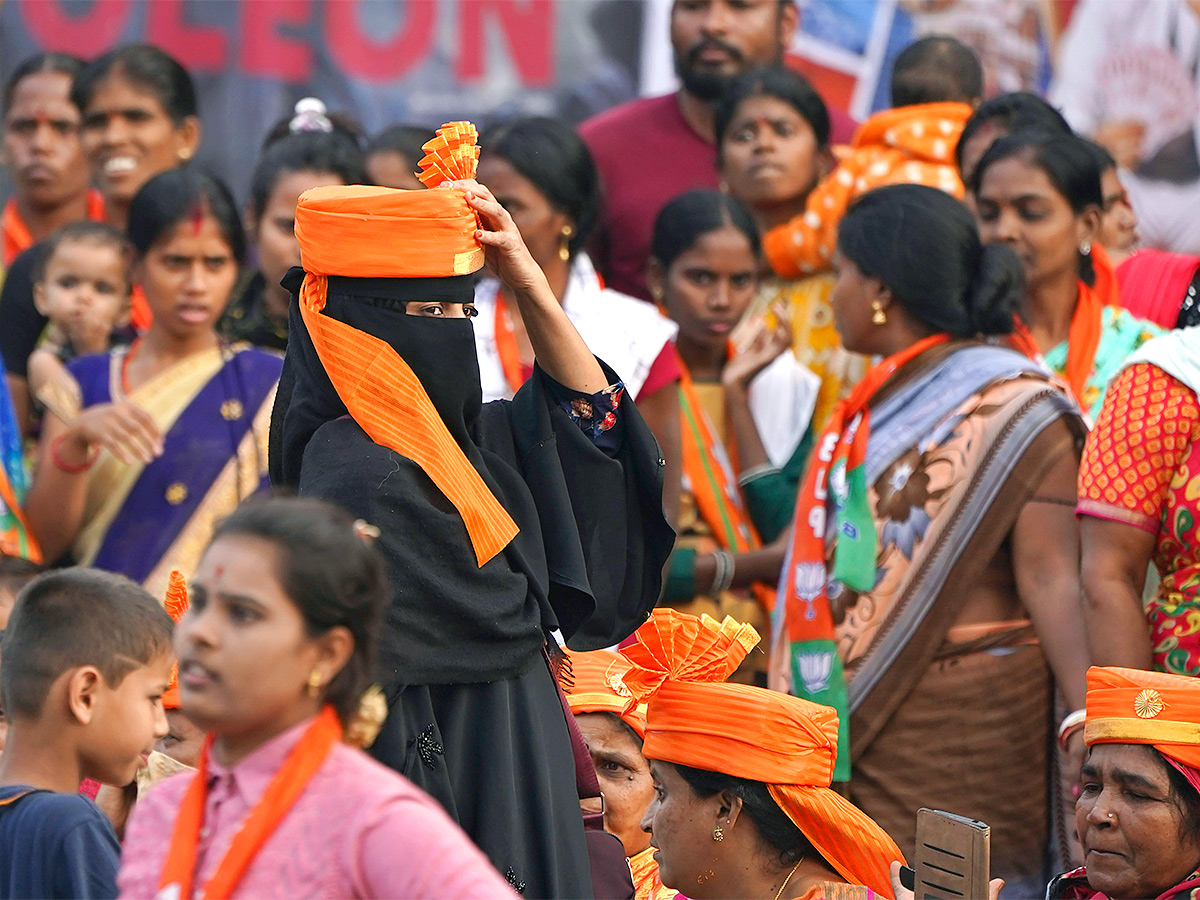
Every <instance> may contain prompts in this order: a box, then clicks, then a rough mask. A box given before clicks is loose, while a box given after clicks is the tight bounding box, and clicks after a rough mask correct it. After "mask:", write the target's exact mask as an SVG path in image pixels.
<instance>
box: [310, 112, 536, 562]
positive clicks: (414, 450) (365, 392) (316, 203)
mask: <svg viewBox="0 0 1200 900" xmlns="http://www.w3.org/2000/svg"><path fill="white" fill-rule="evenodd" d="M474 144H475V134H474V127H473V126H470V125H469V123H461V122H460V123H451V124H450V125H444V126H442V128H440V129H438V138H436V139H435V140H434V141H430V142H429V144H427V145H426V149H427V150H429V153H428V154H427V156H426V158H425V159H424V160H422V165H421V168H422V169H423V170H424V172H423V175H424V176H425V177H423V178H422V180H423V181H424V182H425V183H426V184H427V185H436V184H439V183H441V182H442V181H445V180H449V179H451V178H454V179H466V178H474V177H475V159H476V156H477V152H476V150H477V148H475V146H474ZM435 145H436V146H435ZM430 160H433V162H430ZM456 167H458V168H456ZM431 172H433V173H436V174H435V175H430V173H431ZM439 178H440V179H441V180H440V181H439ZM478 227H479V222H478V219H477V218H476V216H475V211H474V210H473V209H472V208H471V206H470V205H469V204H468V203H467V201H466V199H465V197H464V195H463V192H462V191H458V190H452V189H449V188H444V187H434V188H433V189H432V190H418V191H401V190H395V189H393V188H380V187H364V186H362V185H352V186H349V187H324V188H314V189H313V190H310V191H305V192H304V193H303V194H301V196H300V202H299V204H298V205H297V207H296V240H297V241H298V242H299V244H300V258H301V261H302V264H303V266H304V272H305V275H304V284H303V286H302V287H301V289H300V314H301V316H302V317H303V319H304V325H305V327H306V328H307V329H308V332H309V335H310V336H311V337H312V342H313V346H314V347H315V348H316V351H317V356H318V357H320V359H321V365H322V366H324V368H325V372H326V374H328V375H329V380H330V381H331V382H332V383H333V387H334V389H335V390H336V391H337V393H338V396H339V397H340V398H341V400H342V402H343V403H344V404H345V405H346V409H347V411H348V412H349V413H350V415H351V416H352V417H353V418H354V421H355V422H357V423H358V424H359V426H360V427H361V428H362V429H363V431H365V432H366V433H367V435H368V436H369V437H370V438H371V440H373V441H374V442H375V443H377V444H379V445H381V446H384V447H388V448H390V449H392V450H394V451H396V452H397V453H399V454H401V455H402V456H404V457H407V458H408V459H411V460H412V461H413V462H415V463H416V464H417V465H419V466H420V467H421V469H422V470H423V471H424V472H425V474H426V475H428V476H429V478H430V479H431V480H432V481H433V483H434V484H435V485H437V487H438V490H440V491H441V492H442V493H443V494H444V495H445V496H446V498H447V499H449V500H450V502H451V503H452V504H454V508H455V509H457V510H458V512H459V515H461V516H462V519H463V523H464V524H465V525H466V528H467V533H468V535H469V536H470V539H471V545H472V546H473V548H474V550H475V556H476V559H477V560H478V562H479V565H480V566H482V565H483V564H484V563H486V562H487V561H488V560H490V559H491V558H492V557H494V556H495V555H496V554H497V553H499V552H500V551H501V550H503V549H504V547H505V546H507V545H508V543H509V542H510V541H512V539H513V538H514V537H516V535H517V532H518V530H519V529H518V528H517V524H516V523H515V522H514V521H513V520H512V517H511V516H510V515H509V514H508V512H507V511H506V510H505V509H504V507H503V506H502V505H501V504H500V501H499V500H497V499H496V497H495V495H493V494H492V492H491V490H490V489H489V488H488V486H487V484H486V483H485V482H484V480H483V478H482V477H480V475H479V473H478V472H477V471H476V470H475V467H474V466H472V465H471V462H470V460H468V459H467V456H466V454H465V453H464V452H463V450H462V448H460V447H459V446H458V444H457V443H456V442H455V440H454V438H453V437H451V435H450V431H449V430H448V429H447V428H446V425H445V423H444V422H443V421H442V419H441V416H440V415H439V414H438V412H437V410H436V409H435V408H434V405H433V401H432V400H430V399H429V394H428V393H427V392H426V390H425V388H424V387H423V386H422V384H421V381H420V379H419V378H417V376H416V374H415V373H414V372H413V370H412V368H411V367H410V366H409V365H408V363H406V362H405V361H404V359H403V358H401V356H400V355H399V354H398V353H397V352H396V351H395V349H393V347H392V346H391V345H390V344H388V343H387V342H386V341H383V340H380V339H379V338H376V337H374V336H372V335H369V334H366V333H365V332H362V331H359V330H358V329H357V328H354V327H353V326H350V325H347V324H346V323H344V322H341V321H338V320H337V319H333V318H330V317H329V316H326V315H322V310H324V308H325V298H326V290H327V286H328V276H330V275H340V276H347V277H353V278H444V277H450V276H455V275H467V274H470V273H471V272H474V271H476V270H478V269H479V268H481V267H482V266H483V247H482V245H480V243H479V241H477V240H476V239H475V231H476V229H477V228H478Z"/></svg>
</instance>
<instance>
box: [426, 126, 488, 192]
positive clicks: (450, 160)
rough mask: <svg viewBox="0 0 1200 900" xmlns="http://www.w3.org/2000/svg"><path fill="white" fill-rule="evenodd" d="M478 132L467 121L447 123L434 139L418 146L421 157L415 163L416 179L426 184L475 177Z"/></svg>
mask: <svg viewBox="0 0 1200 900" xmlns="http://www.w3.org/2000/svg"><path fill="white" fill-rule="evenodd" d="M478 139H479V134H478V132H476V130H475V126H474V125H472V124H471V123H470V122H447V123H446V124H445V125H443V126H442V127H441V128H439V129H438V130H437V134H436V135H434V138H433V140H431V141H427V142H426V143H424V144H422V145H421V149H422V150H424V151H425V156H424V158H422V159H421V161H420V162H419V163H418V164H417V165H418V168H419V169H420V171H419V172H417V178H418V179H420V181H421V183H422V184H423V185H425V187H437V186H438V185H440V184H443V183H445V182H447V181H462V180H464V179H467V178H474V177H475V169H476V166H477V164H478V162H479V147H478V146H476V142H477V141H478Z"/></svg>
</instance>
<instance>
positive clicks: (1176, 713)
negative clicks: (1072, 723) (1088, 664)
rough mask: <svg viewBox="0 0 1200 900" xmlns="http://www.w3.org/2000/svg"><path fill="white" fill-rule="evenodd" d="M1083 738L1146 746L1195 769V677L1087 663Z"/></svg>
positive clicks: (1198, 760)
mask: <svg viewBox="0 0 1200 900" xmlns="http://www.w3.org/2000/svg"><path fill="white" fill-rule="evenodd" d="M1087 687H1088V690H1087V722H1086V724H1085V725H1084V729H1083V739H1084V742H1085V743H1086V744H1087V745H1088V746H1089V747H1090V746H1091V745H1093V744H1149V745H1150V746H1152V747H1154V749H1155V750H1157V751H1158V752H1159V753H1161V754H1162V755H1163V756H1166V757H1169V758H1170V759H1173V760H1175V761H1176V762H1177V763H1179V764H1181V765H1183V766H1187V767H1188V768H1191V769H1200V679H1197V678H1195V677H1192V676H1190V675H1169V674H1166V673H1164V672H1147V671H1143V670H1141V669H1121V668H1116V667H1104V668H1101V667H1099V666H1093V667H1092V668H1090V669H1088V673H1087Z"/></svg>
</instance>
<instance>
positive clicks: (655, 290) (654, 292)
mask: <svg viewBox="0 0 1200 900" xmlns="http://www.w3.org/2000/svg"><path fill="white" fill-rule="evenodd" d="M650 296H651V297H652V298H654V302H655V303H662V302H663V289H662V288H660V287H659V286H658V285H655V286H654V287H652V288H650Z"/></svg>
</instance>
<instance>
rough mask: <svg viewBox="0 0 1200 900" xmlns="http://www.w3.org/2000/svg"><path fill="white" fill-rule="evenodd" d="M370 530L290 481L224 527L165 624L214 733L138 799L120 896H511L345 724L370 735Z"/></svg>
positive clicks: (380, 589) (183, 701)
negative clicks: (290, 487) (180, 768)
mask: <svg viewBox="0 0 1200 900" xmlns="http://www.w3.org/2000/svg"><path fill="white" fill-rule="evenodd" d="M362 530H363V529H362V526H361V524H359V523H354V522H353V521H352V520H351V519H350V517H349V516H348V515H346V514H345V513H344V512H342V511H341V510H338V509H336V508H335V507H333V506H330V505H328V504H326V503H323V502H321V501H316V500H296V499H273V500H267V501H262V502H254V501H251V502H249V503H247V504H244V505H243V506H242V507H241V508H239V509H238V510H237V511H236V512H235V513H234V514H233V515H232V516H230V517H229V518H228V519H227V520H226V521H225V522H224V523H223V524H222V525H221V526H220V527H219V528H218V529H217V532H216V535H215V537H214V538H213V542H212V544H210V545H209V547H208V550H207V551H205V554H204V557H203V559H202V560H201V562H200V566H199V569H198V570H197V572H196V575H195V578H194V579H193V581H192V583H191V585H190V595H191V596H190V605H189V606H188V608H187V612H186V613H185V614H184V615H183V617H182V618H181V620H180V622H179V625H178V627H177V630H176V636H175V644H176V652H177V653H178V656H179V673H178V682H179V699H180V709H181V710H182V712H183V713H184V714H185V715H187V716H188V717H189V718H190V719H191V720H192V721H193V722H195V724H196V725H197V726H199V727H201V728H203V729H204V730H206V731H208V732H209V737H208V740H207V742H206V744H205V747H204V750H203V752H202V754H201V757H200V760H199V762H198V764H197V768H198V771H197V772H195V773H190V772H189V773H184V774H180V775H177V776H175V777H173V778H170V779H168V780H166V781H164V782H162V783H161V784H160V785H158V786H157V787H156V788H154V789H153V790H151V791H150V793H149V794H147V795H146V797H145V798H143V799H142V800H140V801H139V802H138V804H137V806H136V807H135V809H134V812H133V814H132V817H131V819H130V821H129V825H128V828H127V831H126V838H125V848H124V855H123V858H122V865H121V871H120V875H119V876H118V886H119V888H120V892H121V896H123V897H138V898H143V897H167V898H171V900H188V898H192V897H197V898H199V897H204V898H206V900H217V898H224V897H256V898H257V897H281V898H282V897H287V898H296V897H321V898H348V897H364V898H366V897H411V898H443V897H444V898H474V897H478V898H484V897H486V898H496V897H505V896H512V890H511V888H510V887H509V885H508V883H507V882H506V881H505V880H504V879H503V878H502V877H500V875H499V873H497V872H496V870H495V869H493V868H492V867H491V865H490V863H489V862H488V861H487V859H486V858H485V857H484V856H483V854H482V853H481V852H480V851H479V850H478V849H477V848H476V847H475V846H474V845H473V844H472V843H471V841H470V839H469V838H467V836H466V835H465V834H464V833H463V832H462V830H461V829H460V828H459V827H458V826H457V825H456V824H454V822H453V821H451V819H450V818H449V816H447V814H446V813H445V812H444V811H443V810H442V808H441V807H440V806H439V805H438V804H437V803H436V802H435V801H433V800H432V799H431V798H430V797H428V796H427V795H426V794H425V793H424V792H422V791H421V790H420V789H419V788H417V787H416V786H414V785H413V784H412V783H411V782H409V781H408V780H407V779H406V778H404V777H403V776H401V775H399V774H397V773H396V772H394V771H392V770H391V769H388V768H387V767H385V766H383V765H381V764H380V763H377V762H375V761H374V760H373V759H371V758H369V757H368V756H367V755H366V754H364V753H363V752H362V751H361V750H359V749H356V748H354V747H351V746H350V745H349V744H348V743H346V742H345V739H346V738H345V735H348V736H349V739H351V740H357V741H358V742H360V743H361V742H363V741H369V740H370V739H371V737H372V735H370V734H364V733H363V725H364V717H363V716H362V715H361V714H360V713H359V707H360V698H361V697H362V696H363V690H364V688H365V687H366V684H367V681H368V678H369V673H370V672H371V671H372V668H373V659H372V658H373V655H374V645H375V635H376V633H377V632H378V628H379V624H380V618H381V615H382V608H383V602H384V564H383V561H382V558H381V557H380V556H379V554H378V552H377V551H375V550H374V548H372V547H370V546H368V545H367V543H366V542H365V540H364V539H363V538H362V537H360V534H359V532H361V531H362ZM151 699H153V698H151ZM378 721H380V720H379V719H378V718H376V719H375V723H374V724H376V725H377V724H378ZM343 728H345V732H344V731H343ZM420 749H421V752H422V756H424V755H425V754H426V753H428V754H435V753H437V752H440V750H441V748H440V747H433V746H431V747H421V748H420Z"/></svg>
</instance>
